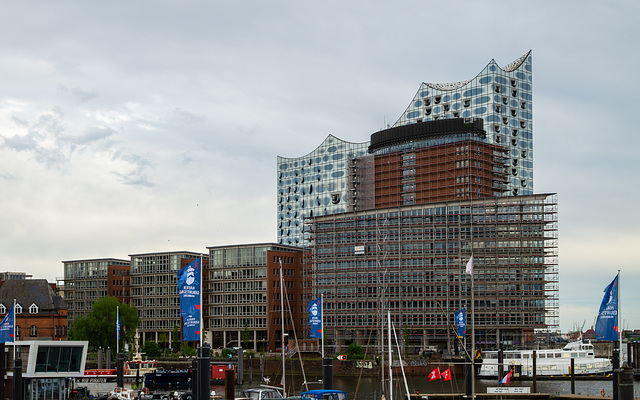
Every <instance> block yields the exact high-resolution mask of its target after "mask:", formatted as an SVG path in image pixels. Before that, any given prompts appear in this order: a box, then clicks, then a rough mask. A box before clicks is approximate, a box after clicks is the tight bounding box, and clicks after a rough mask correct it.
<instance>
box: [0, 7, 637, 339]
mask: <svg viewBox="0 0 640 400" xmlns="http://www.w3.org/2000/svg"><path fill="white" fill-rule="evenodd" d="M639 14H640V2H638V1H637V0H633V1H631V0H627V1H616V2H595V1H584V0H580V1H557V0H553V1H536V2H528V3H526V4H525V3H524V2H513V1H506V0H505V1H478V2H472V1H466V2H465V1H449V0H448V1H426V0H418V1H403V0H400V1H395V2H388V1H368V2H365V1H357V2H356V1H352V2H348V1H322V2H306V1H278V0H272V1H198V0H196V1H187V2H183V1H159V0H153V1H120V0H116V1H109V2H89V1H64V0H62V1H50V2H49V1H42V2H17V1H3V2H2V8H0V15H1V18H2V19H1V23H0V50H1V52H0V271H26V272H28V273H31V274H33V275H34V277H36V278H46V279H48V280H50V281H54V280H55V278H57V277H62V276H63V270H62V263H61V261H63V260H77V259H86V258H103V257H115V258H122V259H128V258H129V255H130V254H136V253H146V252H160V251H172V250H189V251H206V249H205V248H206V246H216V245H225V244H238V243H256V242H273V241H275V240H276V157H277V156H278V155H281V156H285V157H298V156H302V155H305V154H307V153H309V152H311V151H312V150H314V149H315V148H316V147H317V146H318V145H319V144H320V143H321V142H322V141H323V140H324V139H325V138H326V136H327V135H329V134H333V135H335V136H337V137H339V138H341V139H344V140H348V141H352V142H364V141H367V140H368V139H369V136H370V135H371V133H373V132H375V131H377V130H379V129H382V128H383V127H385V124H393V123H394V122H395V121H396V120H397V119H398V118H399V117H400V115H401V113H402V112H403V111H404V109H405V108H406V107H407V105H408V104H409V102H410V101H411V99H412V98H413V95H414V94H415V93H416V91H417V90H418V87H419V85H420V83H421V82H430V83H447V82H456V81H462V80H467V79H471V78H473V77H475V76H476V75H477V74H478V73H479V72H480V71H481V70H482V69H483V68H484V67H485V66H486V65H487V64H488V63H489V61H490V60H491V59H495V60H496V62H497V63H498V64H499V65H500V66H504V65H506V64H508V63H510V62H512V61H513V60H515V59H517V58H518V57H520V56H522V55H523V54H525V53H526V52H527V51H529V50H532V51H533V104H534V123H533V126H534V189H535V191H536V192H537V193H558V200H559V236H560V242H559V243H560V258H559V260H560V310H561V312H560V328H561V329H562V330H563V331H566V330H568V329H571V328H572V327H574V326H575V325H580V326H581V325H582V324H583V323H585V322H586V325H585V328H587V327H589V326H591V325H592V324H593V320H594V318H595V316H596V313H597V309H598V306H599V304H600V301H601V300H602V294H603V293H602V291H603V289H604V287H605V286H606V285H607V284H608V283H609V282H610V281H611V280H612V279H613V278H614V276H615V274H616V272H617V270H618V269H621V270H622V282H621V290H622V293H623V294H622V307H623V309H622V313H623V318H624V319H625V327H626V326H628V327H630V328H640V311H636V309H637V308H636V307H635V306H636V305H637V304H638V303H639V302H640V291H637V286H638V285H640V272H639V271H638V247H639V246H640V228H639V225H640V211H639V210H640V205H638V199H640V189H639V185H638V181H639V179H638V176H637V173H638V171H639V170H640V167H639V165H638V161H639V160H640V157H639V156H638V153H639V151H640V132H639V131H640V129H639V128H638V126H639V124H638V121H637V115H638V114H637V113H638V110H637V108H638V105H639V93H640V85H639V84H638V75H637V74H638V72H639V71H640V52H639V50H638V44H637V41H638V39H639V38H640V29H639V28H638V26H639V24H638V23H637V15H639ZM634 73H635V74H634Z"/></svg>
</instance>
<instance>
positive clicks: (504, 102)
mask: <svg viewBox="0 0 640 400" xmlns="http://www.w3.org/2000/svg"><path fill="white" fill-rule="evenodd" d="M507 103H509V98H508V97H507V96H502V104H504V105H505V106H506V105H507Z"/></svg>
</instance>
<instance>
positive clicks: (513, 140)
mask: <svg viewBox="0 0 640 400" xmlns="http://www.w3.org/2000/svg"><path fill="white" fill-rule="evenodd" d="M532 99H533V97H532V90H531V51H529V52H528V53H526V54H525V55H523V56H522V57H520V58H518V59H517V60H515V61H514V62H512V63H511V64H509V65H507V66H505V67H504V68H501V67H499V66H498V64H496V62H495V61H494V60H491V62H490V63H489V64H488V65H487V66H486V67H485V68H484V69H483V70H482V71H481V72H480V73H479V74H478V75H477V76H476V77H475V78H473V79H471V80H468V81H463V82H455V83H445V84H436V83H422V84H421V85H420V88H419V89H418V92H417V93H416V95H415V96H414V97H413V100H411V103H410V104H409V106H408V107H407V109H406V110H405V112H404V113H403V114H402V116H401V117H400V119H398V121H397V122H396V123H395V124H394V125H393V126H394V127H396V126H401V125H407V124H413V123H419V122H422V121H433V120H437V119H444V118H470V117H478V118H482V119H483V120H484V130H485V131H486V132H487V139H486V140H487V142H488V143H491V144H497V145H501V146H504V147H506V148H508V149H509V184H508V189H509V191H508V192H507V195H529V194H533V103H532Z"/></svg>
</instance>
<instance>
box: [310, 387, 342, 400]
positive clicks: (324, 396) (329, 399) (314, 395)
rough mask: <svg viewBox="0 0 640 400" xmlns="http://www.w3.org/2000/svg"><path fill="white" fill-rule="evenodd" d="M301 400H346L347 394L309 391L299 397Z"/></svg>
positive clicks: (322, 390) (332, 390)
mask: <svg viewBox="0 0 640 400" xmlns="http://www.w3.org/2000/svg"><path fill="white" fill-rule="evenodd" d="M300 399H301V400H346V399H347V393H346V392H343V391H342V390H335V389H319V390H309V391H308V392H303V393H302V394H301V395H300Z"/></svg>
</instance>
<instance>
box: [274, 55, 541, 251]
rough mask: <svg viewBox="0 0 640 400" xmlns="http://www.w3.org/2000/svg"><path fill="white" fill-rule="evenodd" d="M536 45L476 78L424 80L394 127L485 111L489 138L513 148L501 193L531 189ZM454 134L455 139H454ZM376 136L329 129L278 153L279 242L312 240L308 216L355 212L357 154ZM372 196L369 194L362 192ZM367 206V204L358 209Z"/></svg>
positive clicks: (439, 140) (426, 143) (481, 114)
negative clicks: (303, 150) (298, 151)
mask: <svg viewBox="0 0 640 400" xmlns="http://www.w3.org/2000/svg"><path fill="white" fill-rule="evenodd" d="M531 85H532V56H531V51H529V52H528V53H526V54H525V55H523V56H522V57H520V58H518V59H517V60H515V61H513V62H512V63H510V64H509V65H506V66H505V67H500V66H498V64H497V63H496V62H495V61H494V60H491V62H490V63H489V64H488V65H487V66H486V67H485V68H484V69H483V70H482V71H481V72H480V73H479V74H478V75H477V76H476V77H475V78H473V79H470V80H467V81H463V82H455V83H445V84H434V83H422V84H421V85H420V88H419V89H418V91H417V93H416V95H415V96H414V98H413V99H412V100H411V103H410V104H409V106H408V107H407V108H406V110H405V111H404V113H403V114H402V116H401V117H400V118H399V119H398V121H396V123H395V124H394V125H393V127H399V126H403V125H408V124H415V123H420V122H426V121H433V120H438V119H451V118H482V119H483V121H484V130H485V131H486V135H487V137H486V139H484V140H485V142H487V143H489V144H495V145H499V146H502V147H504V148H505V149H507V154H506V160H505V161H506V163H507V172H508V181H507V183H506V187H505V190H504V191H503V192H502V193H500V195H501V196H502V195H506V196H512V195H530V194H533V193H534V192H533V97H532V86H531ZM454 140H455V137H452V136H450V137H440V138H434V139H427V140H422V141H420V142H411V143H404V144H399V145H390V146H387V147H385V148H381V149H377V150H376V151H375V152H374V153H373V154H375V155H380V154H387V153H391V152H398V151H404V150H406V148H407V147H408V146H409V147H412V148H415V146H419V147H424V146H437V145H442V144H447V143H452V142H453V141H454ZM448 141H450V142H448ZM369 143H370V142H364V143H350V142H345V141H342V140H340V139H338V138H336V137H334V136H331V135H330V136H329V137H327V139H325V141H324V142H323V143H322V144H321V145H320V146H319V147H318V148H317V149H316V150H314V151H313V152H311V153H309V154H308V155H306V156H303V157H298V158H284V157H278V165H277V174H278V180H277V182H278V185H277V187H278V193H277V220H278V222H277V224H278V227H277V233H278V235H277V236H278V243H280V244H288V245H293V246H308V245H309V244H310V243H309V240H308V237H305V234H304V224H305V221H304V220H305V218H310V217H317V216H323V215H332V214H337V213H343V212H347V211H353V207H352V206H350V205H352V204H353V200H354V199H355V198H354V195H356V194H357V192H355V191H353V192H352V190H351V189H354V188H353V186H349V183H350V178H352V177H353V175H350V174H352V173H353V169H354V168H355V162H354V160H355V159H358V158H361V157H363V156H365V155H366V154H367V151H368V146H369ZM360 195H361V196H360V200H366V198H368V197H369V193H360ZM359 209H362V208H359Z"/></svg>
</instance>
